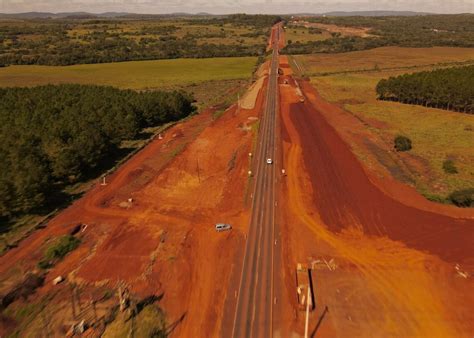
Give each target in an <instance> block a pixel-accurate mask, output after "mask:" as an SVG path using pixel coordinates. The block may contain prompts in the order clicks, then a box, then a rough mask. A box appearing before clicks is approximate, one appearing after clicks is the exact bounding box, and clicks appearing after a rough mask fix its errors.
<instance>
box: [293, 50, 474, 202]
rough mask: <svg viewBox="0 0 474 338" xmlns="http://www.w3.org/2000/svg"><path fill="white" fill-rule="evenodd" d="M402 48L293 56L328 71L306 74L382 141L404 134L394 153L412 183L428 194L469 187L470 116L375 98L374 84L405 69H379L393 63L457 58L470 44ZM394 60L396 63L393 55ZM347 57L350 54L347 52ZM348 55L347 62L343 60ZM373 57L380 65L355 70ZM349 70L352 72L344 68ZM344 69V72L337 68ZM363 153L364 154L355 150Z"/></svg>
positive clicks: (463, 57)
mask: <svg viewBox="0 0 474 338" xmlns="http://www.w3.org/2000/svg"><path fill="white" fill-rule="evenodd" d="M422 54H423V50H419V49H412V50H411V52H410V50H409V49H406V48H389V49H387V48H381V49H380V50H373V51H364V52H357V53H346V54H336V55H323V56H319V55H317V56H315V55H312V56H308V57H303V56H299V57H298V58H297V60H298V61H299V62H300V64H303V65H304V66H305V68H306V70H307V71H308V70H309V71H310V72H312V73H325V72H334V73H336V74H333V75H328V76H312V77H311V81H312V83H313V84H314V86H315V87H316V88H317V89H318V91H319V92H320V93H321V95H322V96H323V97H324V98H325V99H327V100H328V101H331V102H335V103H338V104H340V105H341V106H343V107H344V108H345V109H347V110H348V111H350V112H352V113H353V114H355V115H356V116H358V117H359V118H361V119H362V120H364V121H368V124H369V125H370V129H371V130H372V131H373V132H375V133H377V134H378V135H379V136H380V137H381V138H382V139H383V140H384V141H385V142H386V143H387V144H389V145H391V144H392V142H393V141H392V140H393V138H394V136H396V135H398V134H402V135H406V136H408V137H409V138H410V139H411V140H412V142H413V149H412V150H411V151H410V152H409V153H407V154H402V155H401V156H400V157H401V159H402V161H403V162H404V163H405V164H406V166H407V168H409V169H410V171H411V174H412V179H413V180H414V182H415V186H416V188H417V189H418V191H420V192H421V193H422V194H424V195H425V196H427V197H429V198H433V199H440V200H442V199H444V198H446V197H447V196H448V195H449V194H450V193H451V192H452V191H455V190H460V189H465V188H467V187H472V186H473V182H474V170H473V168H474V131H473V130H474V116H472V115H468V114H463V113H456V112H449V111H444V110H440V109H431V108H425V107H422V106H414V105H404V104H400V103H395V102H385V101H377V100H376V94H375V86H376V84H377V82H378V81H379V80H380V79H382V78H386V77H388V76H393V75H399V74H403V73H406V72H408V71H407V70H406V69H404V70H383V68H395V67H396V66H402V67H413V70H411V71H416V70H417V69H418V67H419V68H429V66H427V65H429V64H439V63H450V62H462V61H467V60H469V59H470V58H471V57H472V56H474V49H470V50H469V49H457V48H433V49H430V53H425V57H424V58H423V57H422ZM396 55H398V57H399V58H400V62H399V63H398V64H397V62H396V58H397V56H396ZM351 57H352V58H351ZM349 61H350V62H349ZM374 63H377V64H378V65H379V67H380V70H378V71H376V70H372V71H370V72H360V70H361V69H366V68H367V67H370V65H371V64H374ZM351 70H354V71H355V72H350V71H351ZM341 71H345V72H347V71H349V72H347V73H339V74H337V72H341ZM358 155H359V156H360V157H361V158H364V157H365V156H364V154H358ZM448 159H449V160H453V161H454V164H455V166H456V167H457V169H458V173H457V174H448V173H445V172H444V170H443V162H444V161H445V160H448Z"/></svg>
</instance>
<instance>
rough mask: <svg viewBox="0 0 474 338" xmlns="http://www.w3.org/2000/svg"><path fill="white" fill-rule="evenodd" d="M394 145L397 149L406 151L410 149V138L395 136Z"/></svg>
mask: <svg viewBox="0 0 474 338" xmlns="http://www.w3.org/2000/svg"><path fill="white" fill-rule="evenodd" d="M394 144H395V145H394V146H395V149H396V150H397V151H408V150H410V149H411V140H410V139H409V138H408V137H406V136H402V135H398V136H397V137H395V140H394Z"/></svg>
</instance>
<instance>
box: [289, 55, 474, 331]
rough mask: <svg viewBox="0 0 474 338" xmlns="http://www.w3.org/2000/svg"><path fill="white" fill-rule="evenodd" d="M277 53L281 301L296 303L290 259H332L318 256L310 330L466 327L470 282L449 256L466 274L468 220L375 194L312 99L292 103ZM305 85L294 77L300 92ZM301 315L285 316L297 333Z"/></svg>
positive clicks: (469, 327) (292, 85) (473, 231)
mask: <svg viewBox="0 0 474 338" xmlns="http://www.w3.org/2000/svg"><path fill="white" fill-rule="evenodd" d="M281 62H282V68H283V69H285V74H286V75H287V76H286V77H285V78H286V80H288V82H289V84H284V83H283V79H282V82H281V83H282V84H281V85H280V89H281V97H282V103H281V116H282V125H283V130H282V139H283V149H284V161H285V166H286V169H287V173H288V176H287V177H286V184H285V185H284V186H283V187H282V191H283V192H284V198H283V199H284V202H283V203H284V205H285V208H283V210H284V212H283V218H284V225H283V229H284V231H285V232H286V234H285V237H286V238H283V240H284V242H285V245H284V254H283V257H284V260H285V269H286V270H285V271H284V272H283V275H284V276H285V280H286V281H285V285H286V295H287V296H286V302H287V303H288V304H291V307H294V306H296V304H295V300H294V299H295V297H294V294H295V285H294V276H293V274H294V272H293V270H292V269H293V267H294V266H295V264H296V263H297V262H314V260H315V259H320V260H322V259H323V258H324V259H326V260H327V261H329V260H330V259H334V260H335V262H336V269H335V270H334V271H331V270H329V269H327V268H326V267H325V265H324V264H323V265H322V266H320V265H316V266H315V270H314V275H315V276H314V279H315V281H316V289H315V290H316V298H317V299H316V304H317V310H316V311H315V312H314V313H313V314H312V315H311V321H310V322H311V326H310V327H311V330H313V332H317V335H323V336H324V335H326V336H340V337H347V336H431V337H434V336H436V337H467V336H469V334H470V333H472V331H473V329H474V327H473V322H474V321H473V319H474V318H473V315H472V313H471V309H472V304H473V303H474V297H473V296H472V294H473V291H474V290H473V283H472V281H471V279H470V278H468V279H464V278H462V277H460V276H459V275H458V274H457V272H456V270H455V268H454V263H455V262H456V263H461V267H462V268H463V269H464V270H466V269H467V270H470V271H469V272H470V274H471V275H472V262H473V253H472V247H474V246H473V245H474V242H473V241H474V236H473V235H474V228H473V226H474V224H473V220H472V219H456V218H452V217H448V216H445V215H439V214H436V213H434V212H427V211H424V210H419V209H416V208H412V207H408V206H406V205H404V204H401V203H400V202H398V201H396V200H394V199H392V198H391V197H390V196H388V195H386V194H384V193H382V191H381V190H379V189H378V188H377V187H376V186H375V185H374V184H373V183H372V181H371V180H370V179H369V177H367V174H366V171H365V170H364V168H363V167H362V165H361V164H360V163H359V162H358V160H357V159H356V157H355V156H354V155H353V154H352V153H351V151H350V149H349V147H348V145H347V144H345V143H344V142H343V141H342V139H341V138H340V136H339V135H338V133H337V132H336V130H335V129H334V128H333V126H331V125H330V124H328V122H327V121H326V119H325V118H324V116H323V115H322V113H321V112H320V111H319V106H315V105H313V104H312V103H313V100H308V99H306V100H305V102H304V103H303V102H300V97H299V95H298V93H297V90H296V86H297V83H296V82H295V81H294V80H293V79H292V78H291V77H290V76H288V75H291V70H289V69H287V67H285V66H286V63H287V60H286V58H282V60H281ZM313 90H314V89H312V88H311V87H310V86H309V85H307V84H305V83H302V91H303V93H304V94H305V96H306V97H307V98H308V97H310V96H311V95H312V91H313ZM326 107H327V106H325V108H326ZM325 113H327V114H330V113H331V112H330V111H326V112H325ZM392 188H393V187H392ZM283 302H285V300H283ZM326 306H327V307H328V310H329V311H328V312H326V311H325V310H324V309H325V307H326ZM303 317H304V316H302V315H298V313H296V320H295V321H292V322H291V323H290V322H288V324H287V325H288V326H289V327H293V331H297V332H298V333H302V328H303V323H304V318H303ZM318 323H319V324H318ZM290 332H291V330H290Z"/></svg>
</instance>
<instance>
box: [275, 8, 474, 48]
mask: <svg viewBox="0 0 474 338" xmlns="http://www.w3.org/2000/svg"><path fill="white" fill-rule="evenodd" d="M304 20H305V21H310V22H317V23H323V24H335V25H339V26H347V27H365V28H369V29H370V30H369V31H368V33H369V34H371V35H372V36H370V37H366V38H362V37H356V36H351V37H348V36H346V37H344V36H338V35H333V37H332V38H330V39H328V40H324V41H310V42H307V43H296V44H291V45H288V46H287V47H286V48H285V49H284V52H285V53H287V54H312V53H343V52H349V51H356V50H363V49H372V48H376V47H384V46H401V47H433V46H449V47H474V14H456V15H423V16H413V17H405V16H384V17H364V16H351V17H313V18H304Z"/></svg>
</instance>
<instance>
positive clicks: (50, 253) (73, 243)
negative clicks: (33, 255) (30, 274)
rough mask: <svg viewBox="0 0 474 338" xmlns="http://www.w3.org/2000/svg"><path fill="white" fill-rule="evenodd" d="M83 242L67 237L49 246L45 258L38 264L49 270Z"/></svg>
mask: <svg viewBox="0 0 474 338" xmlns="http://www.w3.org/2000/svg"><path fill="white" fill-rule="evenodd" d="M80 243H81V241H80V240H79V239H78V238H76V237H74V236H71V235H65V236H63V237H61V238H59V239H58V240H57V241H55V242H54V243H53V244H52V245H51V246H49V247H48V248H47V249H46V251H45V254H44V258H43V259H42V260H41V261H39V262H38V267H39V268H41V269H49V268H50V267H52V266H53V265H54V263H55V262H57V261H59V260H61V259H62V258H64V257H65V256H66V255H67V254H68V253H69V252H71V251H72V250H74V249H75V248H77V247H78V246H79V244H80Z"/></svg>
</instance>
